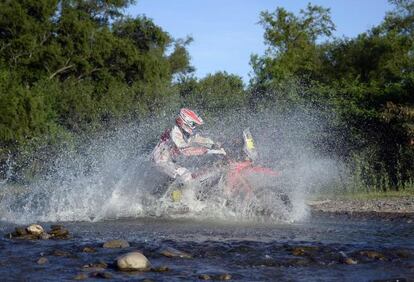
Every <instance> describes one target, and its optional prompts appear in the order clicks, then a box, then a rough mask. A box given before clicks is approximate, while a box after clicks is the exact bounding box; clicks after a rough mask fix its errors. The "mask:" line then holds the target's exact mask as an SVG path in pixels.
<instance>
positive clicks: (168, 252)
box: [160, 247, 193, 259]
mask: <svg viewBox="0 0 414 282" xmlns="http://www.w3.org/2000/svg"><path fill="white" fill-rule="evenodd" d="M160 253H161V254H162V255H163V256H166V257H168V258H187V259H190V258H193V257H192V256H191V255H190V254H189V253H186V252H182V251H179V250H177V249H174V248H171V247H167V248H164V249H161V251H160Z"/></svg>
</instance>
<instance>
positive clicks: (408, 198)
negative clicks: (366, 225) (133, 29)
mask: <svg viewBox="0 0 414 282" xmlns="http://www.w3.org/2000/svg"><path fill="white" fill-rule="evenodd" d="M307 204H308V206H309V207H310V209H311V212H312V213H313V214H335V215H339V214H345V215H351V216H355V217H377V216H378V217H383V218H407V219H409V220H414V196H413V195H404V196H393V197H383V196H382V195H374V196H372V195H365V196H364V195H356V196H352V197H351V196H340V197H325V198H323V197H320V198H319V199H317V200H311V201H308V202H307Z"/></svg>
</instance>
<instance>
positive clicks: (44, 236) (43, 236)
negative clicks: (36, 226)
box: [39, 233, 51, 240]
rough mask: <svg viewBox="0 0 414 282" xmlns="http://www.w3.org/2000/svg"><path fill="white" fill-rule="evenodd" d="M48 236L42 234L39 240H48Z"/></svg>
mask: <svg viewBox="0 0 414 282" xmlns="http://www.w3.org/2000/svg"><path fill="white" fill-rule="evenodd" d="M50 237H51V236H50V235H49V234H47V233H42V234H40V237H39V238H40V239H42V240H48V239H50Z"/></svg>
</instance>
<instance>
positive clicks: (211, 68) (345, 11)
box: [127, 0, 392, 82]
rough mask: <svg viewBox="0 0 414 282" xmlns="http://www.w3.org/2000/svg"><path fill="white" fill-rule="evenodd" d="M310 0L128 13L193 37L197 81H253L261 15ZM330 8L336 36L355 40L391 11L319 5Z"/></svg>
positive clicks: (372, 2) (163, 2)
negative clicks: (217, 77) (220, 75)
mask: <svg viewBox="0 0 414 282" xmlns="http://www.w3.org/2000/svg"><path fill="white" fill-rule="evenodd" d="M308 2H309V1H305V0H272V1H271V0H204V1H202V0H137V3H136V4H135V5H134V6H131V7H130V8H129V9H128V10H127V13H128V14H129V15H131V16H137V15H142V14H145V15H146V16H147V17H149V18H152V19H153V20H154V22H155V23H156V24H157V25H159V26H161V27H162V28H163V29H164V30H165V31H167V32H168V33H170V34H171V36H172V37H174V38H185V37H186V36H188V35H190V36H192V37H193V38H194V41H193V42H192V43H191V45H190V46H189V48H188V49H189V52H190V55H191V63H192V65H193V66H195V68H196V76H197V77H199V78H202V77H204V76H205V75H206V74H208V73H215V72H216V71H227V72H228V73H233V74H237V75H239V76H241V77H242V78H243V79H244V81H245V82H247V81H248V78H249V76H248V73H249V72H250V71H251V68H250V65H249V61H250V55H251V54H253V53H254V54H263V52H264V50H265V48H266V47H265V45H264V43H263V28H262V27H261V26H260V25H259V24H257V22H258V21H259V14H260V12H261V11H264V10H268V11H274V10H275V9H276V7H278V6H279V7H284V8H285V9H286V10H288V11H292V12H294V13H297V12H299V10H300V9H302V8H305V7H306V5H307V3H308ZM311 3H312V4H317V5H321V6H324V7H329V8H331V16H332V20H333V22H334V23H335V25H336V32H335V36H339V37H340V36H346V37H354V36H356V35H357V34H359V33H361V32H364V31H366V30H367V29H369V28H370V27H372V26H374V25H377V24H378V23H380V22H381V20H382V19H383V17H384V15H385V13H386V11H389V10H390V9H391V8H392V7H391V6H390V5H389V4H388V1H387V0H316V1H311Z"/></svg>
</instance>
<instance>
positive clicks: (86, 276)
mask: <svg viewBox="0 0 414 282" xmlns="http://www.w3.org/2000/svg"><path fill="white" fill-rule="evenodd" d="M85 279H88V275H86V274H85V273H79V274H77V275H76V276H75V277H73V280H85Z"/></svg>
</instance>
